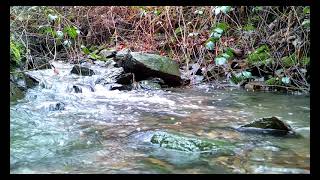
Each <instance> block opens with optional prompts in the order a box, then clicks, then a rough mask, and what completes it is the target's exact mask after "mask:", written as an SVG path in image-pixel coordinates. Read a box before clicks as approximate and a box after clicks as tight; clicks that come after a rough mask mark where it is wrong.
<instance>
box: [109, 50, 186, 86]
mask: <svg viewBox="0 0 320 180" xmlns="http://www.w3.org/2000/svg"><path fill="white" fill-rule="evenodd" d="M114 60H115V61H116V62H117V64H118V66H120V67H123V69H124V71H125V72H127V73H129V72H131V73H134V74H135V78H136V80H137V81H140V80H145V79H148V78H151V77H158V78H161V79H163V80H164V81H165V83H166V84H167V85H169V86H180V85H182V79H181V77H180V75H181V74H180V70H179V65H178V64H177V63H176V62H175V61H173V60H172V59H170V58H168V57H164V56H160V55H157V54H148V53H141V52H131V53H129V52H126V53H124V52H118V53H117V55H116V57H115V58H114Z"/></svg>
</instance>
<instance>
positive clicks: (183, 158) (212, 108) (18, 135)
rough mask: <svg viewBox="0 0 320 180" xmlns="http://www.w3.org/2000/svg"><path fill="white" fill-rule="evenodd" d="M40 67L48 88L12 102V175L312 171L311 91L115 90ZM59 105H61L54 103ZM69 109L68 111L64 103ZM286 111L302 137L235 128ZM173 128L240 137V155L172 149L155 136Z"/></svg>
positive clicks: (67, 68)
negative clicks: (151, 140) (155, 141)
mask: <svg viewBox="0 0 320 180" xmlns="http://www.w3.org/2000/svg"><path fill="white" fill-rule="evenodd" d="M55 66H56V67H57V68H58V69H59V71H60V74H59V75H57V74H54V72H53V71H52V70H51V69H47V70H38V71H34V72H30V73H33V75H35V76H37V77H39V78H41V80H42V82H41V83H40V85H39V86H36V87H34V88H32V89H29V90H28V91H27V93H26V97H25V98H24V99H21V100H19V101H17V102H11V104H10V172H11V173H17V174H19V173H280V174H282V173H310V97H309V96H303V95H299V96H297V95H295V96H294V95H287V94H280V93H270V92H268V93H267V92H246V91H244V90H237V89H226V90H217V89H214V88H213V87H212V86H211V85H208V84H207V85H199V86H196V87H193V88H184V89H181V88H170V89H164V90H153V91H146V90H133V91H129V92H125V91H118V90H114V91H109V90H107V88H106V87H105V86H102V85H99V84H96V85H94V92H92V91H91V90H90V88H88V89H86V88H83V91H82V93H75V92H74V91H72V85H73V84H75V83H82V84H87V85H88V87H90V86H92V84H94V82H95V81H96V79H97V78H98V77H99V74H98V75H94V76H90V77H81V76H78V75H71V74H70V73H69V72H70V70H71V68H72V65H70V64H63V63H56V64H55ZM57 102H59V103H60V104H59V107H58V109H55V108H56V107H57V106H56V103H57ZM61 107H64V108H61ZM271 116H277V117H279V118H280V119H281V120H283V121H285V122H287V123H288V124H289V125H290V126H291V127H292V128H293V130H294V131H296V132H297V133H299V135H300V136H299V137H290V136H284V137H283V136H272V135H266V134H252V133H244V132H239V131H235V130H234V129H233V127H238V126H240V125H243V124H246V123H248V122H251V121H253V120H255V119H258V118H262V117H271ZM155 131H167V132H176V133H180V134H185V135H188V136H192V137H198V138H206V139H223V140H228V141H231V142H236V143H238V144H241V146H240V148H238V149H236V150H235V152H236V153H235V154H232V155H203V154H199V153H190V152H180V151H175V150H168V149H164V148H161V147H158V146H154V145H152V144H151V143H148V142H147V140H146V139H148V137H149V136H150V134H152V132H155Z"/></svg>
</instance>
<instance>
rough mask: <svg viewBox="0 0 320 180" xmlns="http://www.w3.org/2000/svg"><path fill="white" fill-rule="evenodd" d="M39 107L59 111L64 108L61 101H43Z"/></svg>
mask: <svg viewBox="0 0 320 180" xmlns="http://www.w3.org/2000/svg"><path fill="white" fill-rule="evenodd" d="M41 109H43V110H45V111H60V110H64V109H65V104H64V103H62V102H45V103H44V104H43V105H41Z"/></svg>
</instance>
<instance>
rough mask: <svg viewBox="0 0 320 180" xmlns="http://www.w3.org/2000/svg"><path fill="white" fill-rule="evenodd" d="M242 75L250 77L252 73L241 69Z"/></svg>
mask: <svg viewBox="0 0 320 180" xmlns="http://www.w3.org/2000/svg"><path fill="white" fill-rule="evenodd" d="M242 76H244V77H246V78H251V77H252V74H251V72H248V71H243V72H242Z"/></svg>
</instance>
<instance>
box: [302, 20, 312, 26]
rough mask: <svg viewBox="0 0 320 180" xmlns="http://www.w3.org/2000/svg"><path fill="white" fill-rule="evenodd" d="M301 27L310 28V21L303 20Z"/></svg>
mask: <svg viewBox="0 0 320 180" xmlns="http://www.w3.org/2000/svg"><path fill="white" fill-rule="evenodd" d="M301 25H302V26H303V27H310V19H305V20H304V21H303V22H302V24H301Z"/></svg>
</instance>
